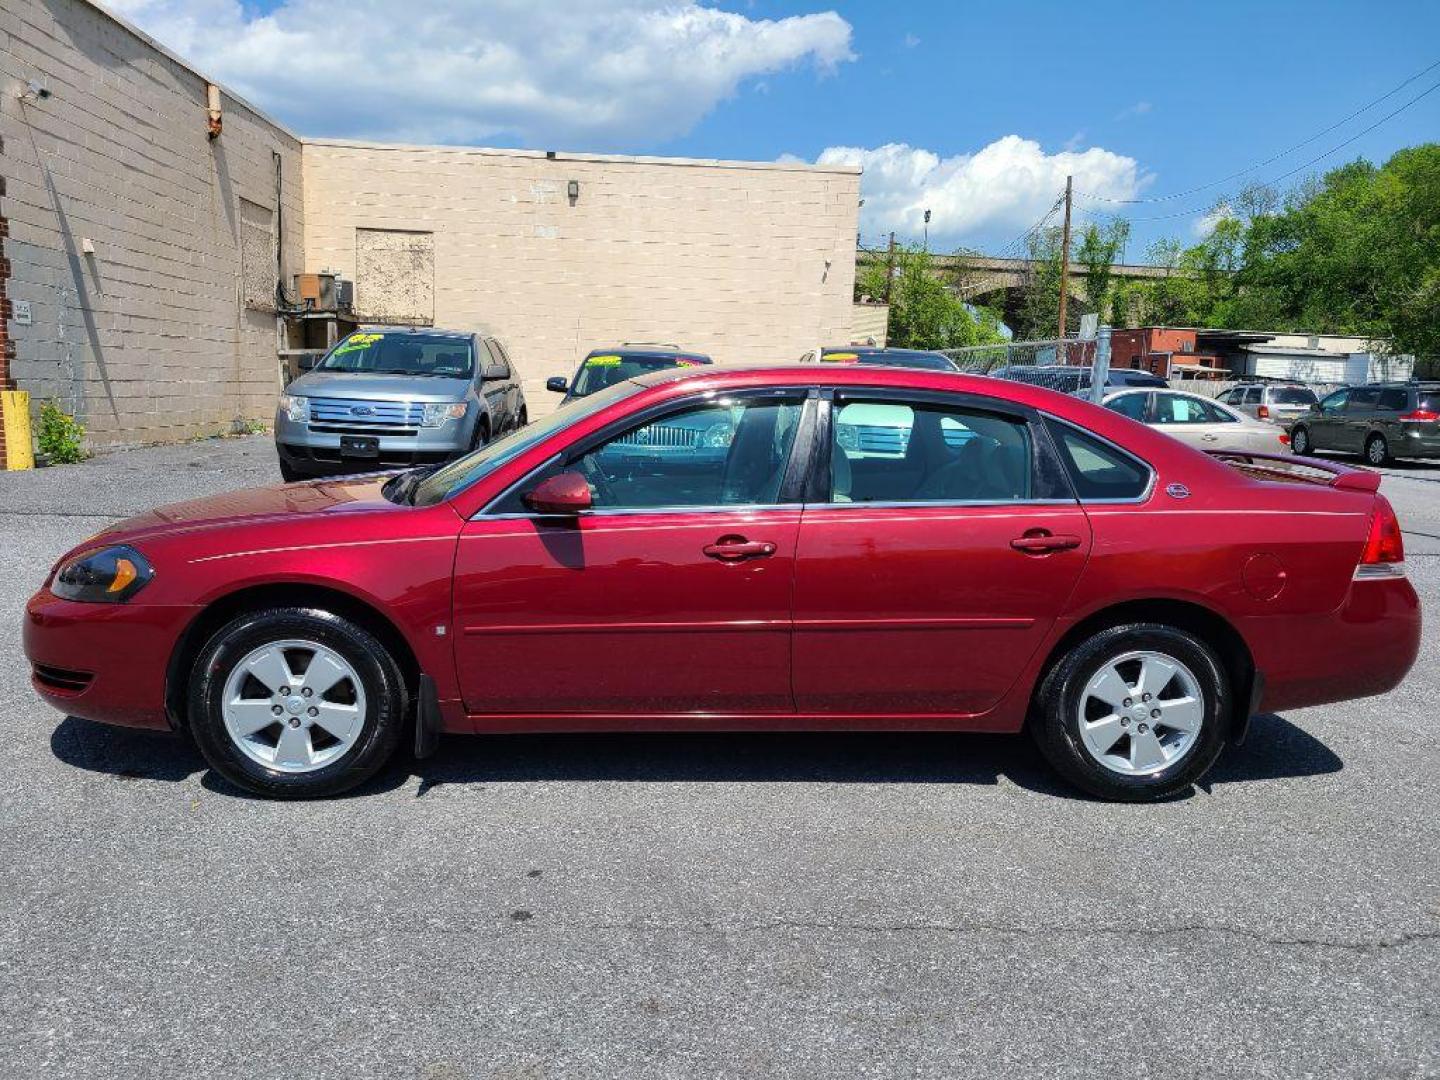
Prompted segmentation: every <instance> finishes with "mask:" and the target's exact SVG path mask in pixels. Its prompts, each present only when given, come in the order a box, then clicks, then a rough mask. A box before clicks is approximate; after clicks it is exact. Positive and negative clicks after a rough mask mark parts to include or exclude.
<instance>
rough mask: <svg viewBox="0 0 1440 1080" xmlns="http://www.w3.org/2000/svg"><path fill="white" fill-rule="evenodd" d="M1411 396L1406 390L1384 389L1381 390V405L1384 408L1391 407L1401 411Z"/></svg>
mask: <svg viewBox="0 0 1440 1080" xmlns="http://www.w3.org/2000/svg"><path fill="white" fill-rule="evenodd" d="M1409 396H1410V395H1409V394H1408V393H1406V392H1405V391H1404V390H1399V389H1396V390H1382V391H1381V392H1380V405H1379V407H1380V408H1382V409H1390V410H1393V411H1395V412H1400V411H1401V410H1402V409H1404V408H1405V407H1406V404H1407V400H1406V399H1407V398H1409Z"/></svg>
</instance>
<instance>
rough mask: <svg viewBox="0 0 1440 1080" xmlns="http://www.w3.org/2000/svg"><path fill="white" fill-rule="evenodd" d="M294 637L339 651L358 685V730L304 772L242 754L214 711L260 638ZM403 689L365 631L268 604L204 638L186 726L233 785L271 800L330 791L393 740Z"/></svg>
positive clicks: (348, 781)
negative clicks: (328, 758)
mask: <svg viewBox="0 0 1440 1080" xmlns="http://www.w3.org/2000/svg"><path fill="white" fill-rule="evenodd" d="M289 639H301V640H306V641H313V642H316V643H318V644H320V645H324V646H326V647H327V648H329V649H333V650H334V651H335V652H337V653H339V654H340V655H341V656H342V657H343V658H344V659H345V660H346V661H347V662H348V663H349V664H350V665H351V667H352V668H354V670H355V671H356V672H357V673H358V675H359V677H360V681H361V682H362V684H363V687H364V691H365V704H366V708H365V716H364V719H363V726H362V728H361V730H360V734H359V735H358V737H356V738H355V741H354V744H353V745H352V746H351V747H350V748H349V750H347V751H346V752H345V753H344V754H343V756H341V757H339V758H337V759H336V760H334V761H332V762H330V763H329V764H327V765H325V766H323V767H322V768H319V769H316V770H315V771H313V772H306V773H298V774H296V773H286V772H283V771H280V770H277V769H272V768H268V767H266V766H265V765H263V764H261V763H259V762H257V761H255V760H253V759H252V758H251V757H249V756H247V755H246V754H245V753H244V752H243V751H242V750H241V749H240V748H239V747H238V746H236V745H235V743H234V741H232V739H231V738H230V736H229V734H228V733H227V732H226V729H225V721H224V717H223V715H222V713H221V704H222V701H221V699H222V697H223V693H224V689H225V682H226V680H227V679H228V678H229V676H230V673H231V671H232V670H233V669H234V667H235V665H236V664H238V663H239V662H240V661H241V660H242V659H244V658H245V657H246V656H247V655H248V654H250V653H251V652H252V651H253V650H255V649H257V648H259V647H261V646H263V645H265V644H266V643H267V642H274V641H285V640H289ZM408 710H409V695H408V693H407V691H406V688H405V680H404V678H403V677H402V676H401V674H400V668H399V666H398V665H397V664H396V662H395V659H394V657H393V656H391V655H390V652H389V650H388V649H386V648H385V646H384V645H383V644H381V642H380V641H379V640H378V639H377V638H376V637H375V636H374V635H373V634H371V633H370V632H369V631H368V630H366V629H365V628H364V627H361V626H358V625H356V624H355V623H353V622H351V621H349V620H348V619H344V618H341V617H340V616H338V615H335V614H333V613H331V612H328V611H321V610H318V609H314V608H269V609H266V610H263V611H255V612H251V613H249V614H245V615H241V616H239V617H238V618H236V619H234V620H232V621H231V622H229V623H227V624H226V625H225V626H223V627H221V629H220V630H219V631H218V632H217V633H215V635H214V636H212V637H211V638H210V640H209V641H208V642H207V643H206V644H205V647H204V648H203V649H202V650H201V651H200V655H199V657H198V658H197V659H196V662H195V668H194V672H193V674H192V675H191V683H190V705H189V720H190V732H191V734H192V735H193V736H194V739H195V742H196V745H197V746H199V748H200V752H201V753H202V754H203V755H204V756H205V760H206V761H208V762H209V763H210V765H211V767H212V768H214V770H215V771H216V772H218V773H219V774H220V775H221V776H223V777H225V779H226V780H229V781H230V782H231V783H232V784H234V785H235V786H236V787H240V788H243V789H244V790H246V791H250V792H253V793H255V794H257V795H264V796H267V797H269V798H276V799H311V798H321V797H324V796H327V795H337V794H339V793H340V792H342V791H348V790H349V789H350V788H353V787H355V786H356V785H357V784H362V783H364V782H365V781H366V780H368V779H369V778H370V777H371V776H373V775H375V773H376V772H377V771H378V770H379V769H380V768H381V767H382V766H383V765H384V764H385V762H386V761H388V760H389V759H390V756H391V755H392V754H393V753H394V751H395V748H396V747H397V746H398V745H399V743H400V737H401V734H402V732H403V730H404V727H405V719H406V716H407V715H408Z"/></svg>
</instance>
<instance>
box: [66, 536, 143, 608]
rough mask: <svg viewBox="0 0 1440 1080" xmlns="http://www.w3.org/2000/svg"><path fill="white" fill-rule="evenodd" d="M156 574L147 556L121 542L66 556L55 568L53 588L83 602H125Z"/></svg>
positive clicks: (69, 597)
mask: <svg viewBox="0 0 1440 1080" xmlns="http://www.w3.org/2000/svg"><path fill="white" fill-rule="evenodd" d="M154 576H155V571H154V569H153V568H152V567H151V566H150V564H149V563H148V562H147V561H146V560H145V556H144V555H141V554H140V553H139V552H138V551H136V550H135V549H134V548H132V547H127V546H125V545H123V544H122V545H120V546H118V547H108V548H101V549H100V550H98V551H90V552H86V553H85V554H84V555H79V556H76V557H75V558H73V559H67V560H66V561H65V562H63V563H61V564H60V569H59V570H57V571H56V572H55V580H54V581H53V582H51V584H50V591H51V592H52V593H54V594H55V595H56V596H58V597H60V599H62V600H78V601H80V602H81V603H84V604H123V603H124V602H125V601H126V600H129V599H130V598H131V597H132V596H134V595H135V594H136V593H137V592H139V591H140V590H141V589H143V588H144V587H145V586H146V585H148V584H149V583H150V579H151V578H153V577H154Z"/></svg>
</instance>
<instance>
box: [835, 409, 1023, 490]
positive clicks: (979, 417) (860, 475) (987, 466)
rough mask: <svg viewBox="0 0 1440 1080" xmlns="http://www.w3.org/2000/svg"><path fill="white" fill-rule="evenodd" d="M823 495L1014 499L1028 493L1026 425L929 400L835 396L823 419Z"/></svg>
mask: <svg viewBox="0 0 1440 1080" xmlns="http://www.w3.org/2000/svg"><path fill="white" fill-rule="evenodd" d="M830 444H831V445H830V501H831V502H837V503H850V502H856V503H873V502H887V503H889V502H903V503H915V502H919V503H927V502H934V503H952V502H1018V501H1023V500H1026V499H1030V498H1032V494H1031V493H1032V490H1033V485H1034V454H1033V453H1032V449H1031V438H1030V429H1029V426H1028V425H1027V424H1026V423H1025V422H1024V421H1023V420H1020V419H1016V418H1012V417H1008V416H1003V415H1000V414H997V413H989V412H983V411H981V410H978V409H968V408H964V407H956V406H948V405H941V404H931V403H928V402H920V401H915V402H898V401H849V402H845V403H844V404H840V403H837V406H836V409H835V411H834V413H833V414H832V421H831V425H830Z"/></svg>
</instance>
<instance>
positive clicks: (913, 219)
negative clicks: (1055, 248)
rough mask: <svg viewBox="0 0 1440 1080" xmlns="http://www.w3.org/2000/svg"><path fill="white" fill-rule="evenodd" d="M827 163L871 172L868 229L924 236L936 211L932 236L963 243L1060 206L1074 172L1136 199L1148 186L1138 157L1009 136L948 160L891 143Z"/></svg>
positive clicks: (829, 155) (824, 156)
mask: <svg viewBox="0 0 1440 1080" xmlns="http://www.w3.org/2000/svg"><path fill="white" fill-rule="evenodd" d="M816 160H817V162H818V163H819V164H821V165H859V166H861V167H862V168H863V169H864V170H865V172H864V175H863V177H862V178H861V181H860V191H861V194H862V195H863V196H864V197H865V206H864V207H863V208H862V210H861V211H860V213H861V232H862V233H864V234H866V235H874V234H876V233H881V232H889V231H890V230H892V229H893V230H894V231H895V232H897V233H899V234H900V235H902V236H907V237H914V236H919V235H920V233H921V231H922V229H923V227H924V215H925V211H926V210H927V209H928V210H930V211H932V214H933V216H932V218H931V221H930V237H931V239H932V240H934V239H935V238H937V237H938V238H941V239H942V240H943V241H949V242H959V241H963V240H966V239H976V238H981V237H985V236H986V235H987V234H989V233H991V232H992V231H998V230H1008V229H1011V228H1014V229H1016V230H1023V229H1024V228H1026V227H1027V226H1029V225H1030V224H1032V223H1033V222H1034V221H1035V220H1036V219H1037V218H1039V217H1040V216H1041V215H1042V214H1044V213H1045V211H1047V210H1049V209H1050V207H1051V206H1052V205H1053V204H1054V202H1055V199H1056V197H1057V196H1058V195H1059V193H1060V192H1061V191H1063V190H1064V188H1065V177H1066V176H1067V175H1069V176H1073V177H1074V178H1075V187H1076V189H1077V190H1079V191H1083V192H1086V193H1087V194H1090V195H1101V196H1104V197H1106V198H1110V199H1131V198H1134V197H1135V195H1136V194H1137V193H1138V192H1139V191H1140V190H1141V189H1142V188H1143V187H1144V186H1145V184H1146V182H1147V178H1146V177H1144V176H1142V175H1141V172H1140V167H1139V164H1138V163H1137V162H1136V161H1135V159H1134V158H1129V157H1124V156H1122V155H1120V154H1115V153H1111V152H1110V151H1109V150H1102V149H1100V148H1099V147H1091V148H1090V149H1088V150H1084V151H1072V150H1065V151H1061V152H1060V153H1056V154H1047V153H1045V151H1044V150H1043V149H1041V147H1040V144H1039V143H1037V142H1035V141H1034V140H1032V139H1022V138H1020V136H1018V135H1006V136H1004V137H1003V138H1000V139H996V140H995V141H994V142H992V143H990V144H989V145H988V146H986V147H984V148H982V149H980V150H978V151H976V152H975V153H973V154H956V155H955V156H953V157H947V158H942V157H940V156H939V155H938V154H936V153H934V152H933V151H930V150H923V149H921V148H919V147H913V146H908V145H906V144H905V143H889V144H887V145H885V146H880V147H876V148H875V149H873V150H871V149H865V148H862V147H856V146H832V147H829V148H828V149H826V150H824V151H823V152H822V153H821V154H820V156H819V158H817V159H816Z"/></svg>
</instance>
